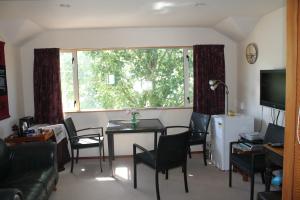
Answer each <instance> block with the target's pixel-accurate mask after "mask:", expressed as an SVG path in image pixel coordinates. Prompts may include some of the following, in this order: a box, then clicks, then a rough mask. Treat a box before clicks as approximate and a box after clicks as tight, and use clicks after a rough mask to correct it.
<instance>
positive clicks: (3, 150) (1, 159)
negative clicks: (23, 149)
mask: <svg viewBox="0 0 300 200" xmlns="http://www.w3.org/2000/svg"><path fill="white" fill-rule="evenodd" d="M9 156H10V150H9V148H8V147H7V146H6V144H5V142H4V141H3V140H2V139H0V180H3V179H4V178H5V177H6V175H7V172H8V170H9V168H10V160H9Z"/></svg>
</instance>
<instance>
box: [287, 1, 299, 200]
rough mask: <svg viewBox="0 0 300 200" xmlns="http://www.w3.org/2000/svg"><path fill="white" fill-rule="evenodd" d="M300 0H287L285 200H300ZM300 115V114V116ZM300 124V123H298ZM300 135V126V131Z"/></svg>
mask: <svg viewBox="0 0 300 200" xmlns="http://www.w3.org/2000/svg"><path fill="white" fill-rule="evenodd" d="M299 6H300V0H287V66H286V81H287V82H286V128H285V144H284V166H283V170H284V173H283V199H284V200H299V199H300V144H299V142H300V141H299V142H298V139H297V128H298V127H297V122H298V115H299V114H300V113H298V110H299V106H300V8H299ZM299 117H300V116H299ZM299 126H300V124H299ZM298 132H299V134H300V129H299V130H298Z"/></svg>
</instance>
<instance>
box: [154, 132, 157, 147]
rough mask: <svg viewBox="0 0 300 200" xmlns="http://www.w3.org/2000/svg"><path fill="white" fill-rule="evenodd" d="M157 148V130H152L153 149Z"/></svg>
mask: <svg viewBox="0 0 300 200" xmlns="http://www.w3.org/2000/svg"><path fill="white" fill-rule="evenodd" d="M156 149H157V131H155V132H154V150H156Z"/></svg>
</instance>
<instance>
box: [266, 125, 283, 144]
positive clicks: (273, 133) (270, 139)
mask: <svg viewBox="0 0 300 200" xmlns="http://www.w3.org/2000/svg"><path fill="white" fill-rule="evenodd" d="M267 143H284V127H282V126H278V125H275V124H271V123H269V125H268V128H267V131H266V134H265V138H264V144H267Z"/></svg>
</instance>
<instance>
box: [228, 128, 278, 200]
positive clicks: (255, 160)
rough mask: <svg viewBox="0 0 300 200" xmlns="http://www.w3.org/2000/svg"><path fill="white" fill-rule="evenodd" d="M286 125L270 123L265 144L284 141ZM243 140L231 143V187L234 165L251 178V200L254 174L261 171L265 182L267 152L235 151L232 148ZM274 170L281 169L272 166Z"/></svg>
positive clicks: (251, 198)
mask: <svg viewBox="0 0 300 200" xmlns="http://www.w3.org/2000/svg"><path fill="white" fill-rule="evenodd" d="M283 138H284V127H281V126H277V125H275V124H269V125H268V128H267V131H266V134H265V137H264V141H263V143H264V144H268V143H279V142H283ZM242 142H243V141H238V142H231V143H230V150H229V152H230V155H229V187H231V186H232V166H233V165H234V166H235V167H237V168H238V169H239V170H241V171H243V172H244V173H245V174H247V175H249V176H250V178H251V188H250V200H253V197H254V176H255V174H256V173H261V176H262V181H263V183H264V173H265V171H266V164H265V153H264V151H252V152H249V153H235V152H233V151H232V150H233V149H232V146H233V145H234V144H238V143H242ZM272 168H274V170H277V169H280V167H278V166H274V167H272Z"/></svg>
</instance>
